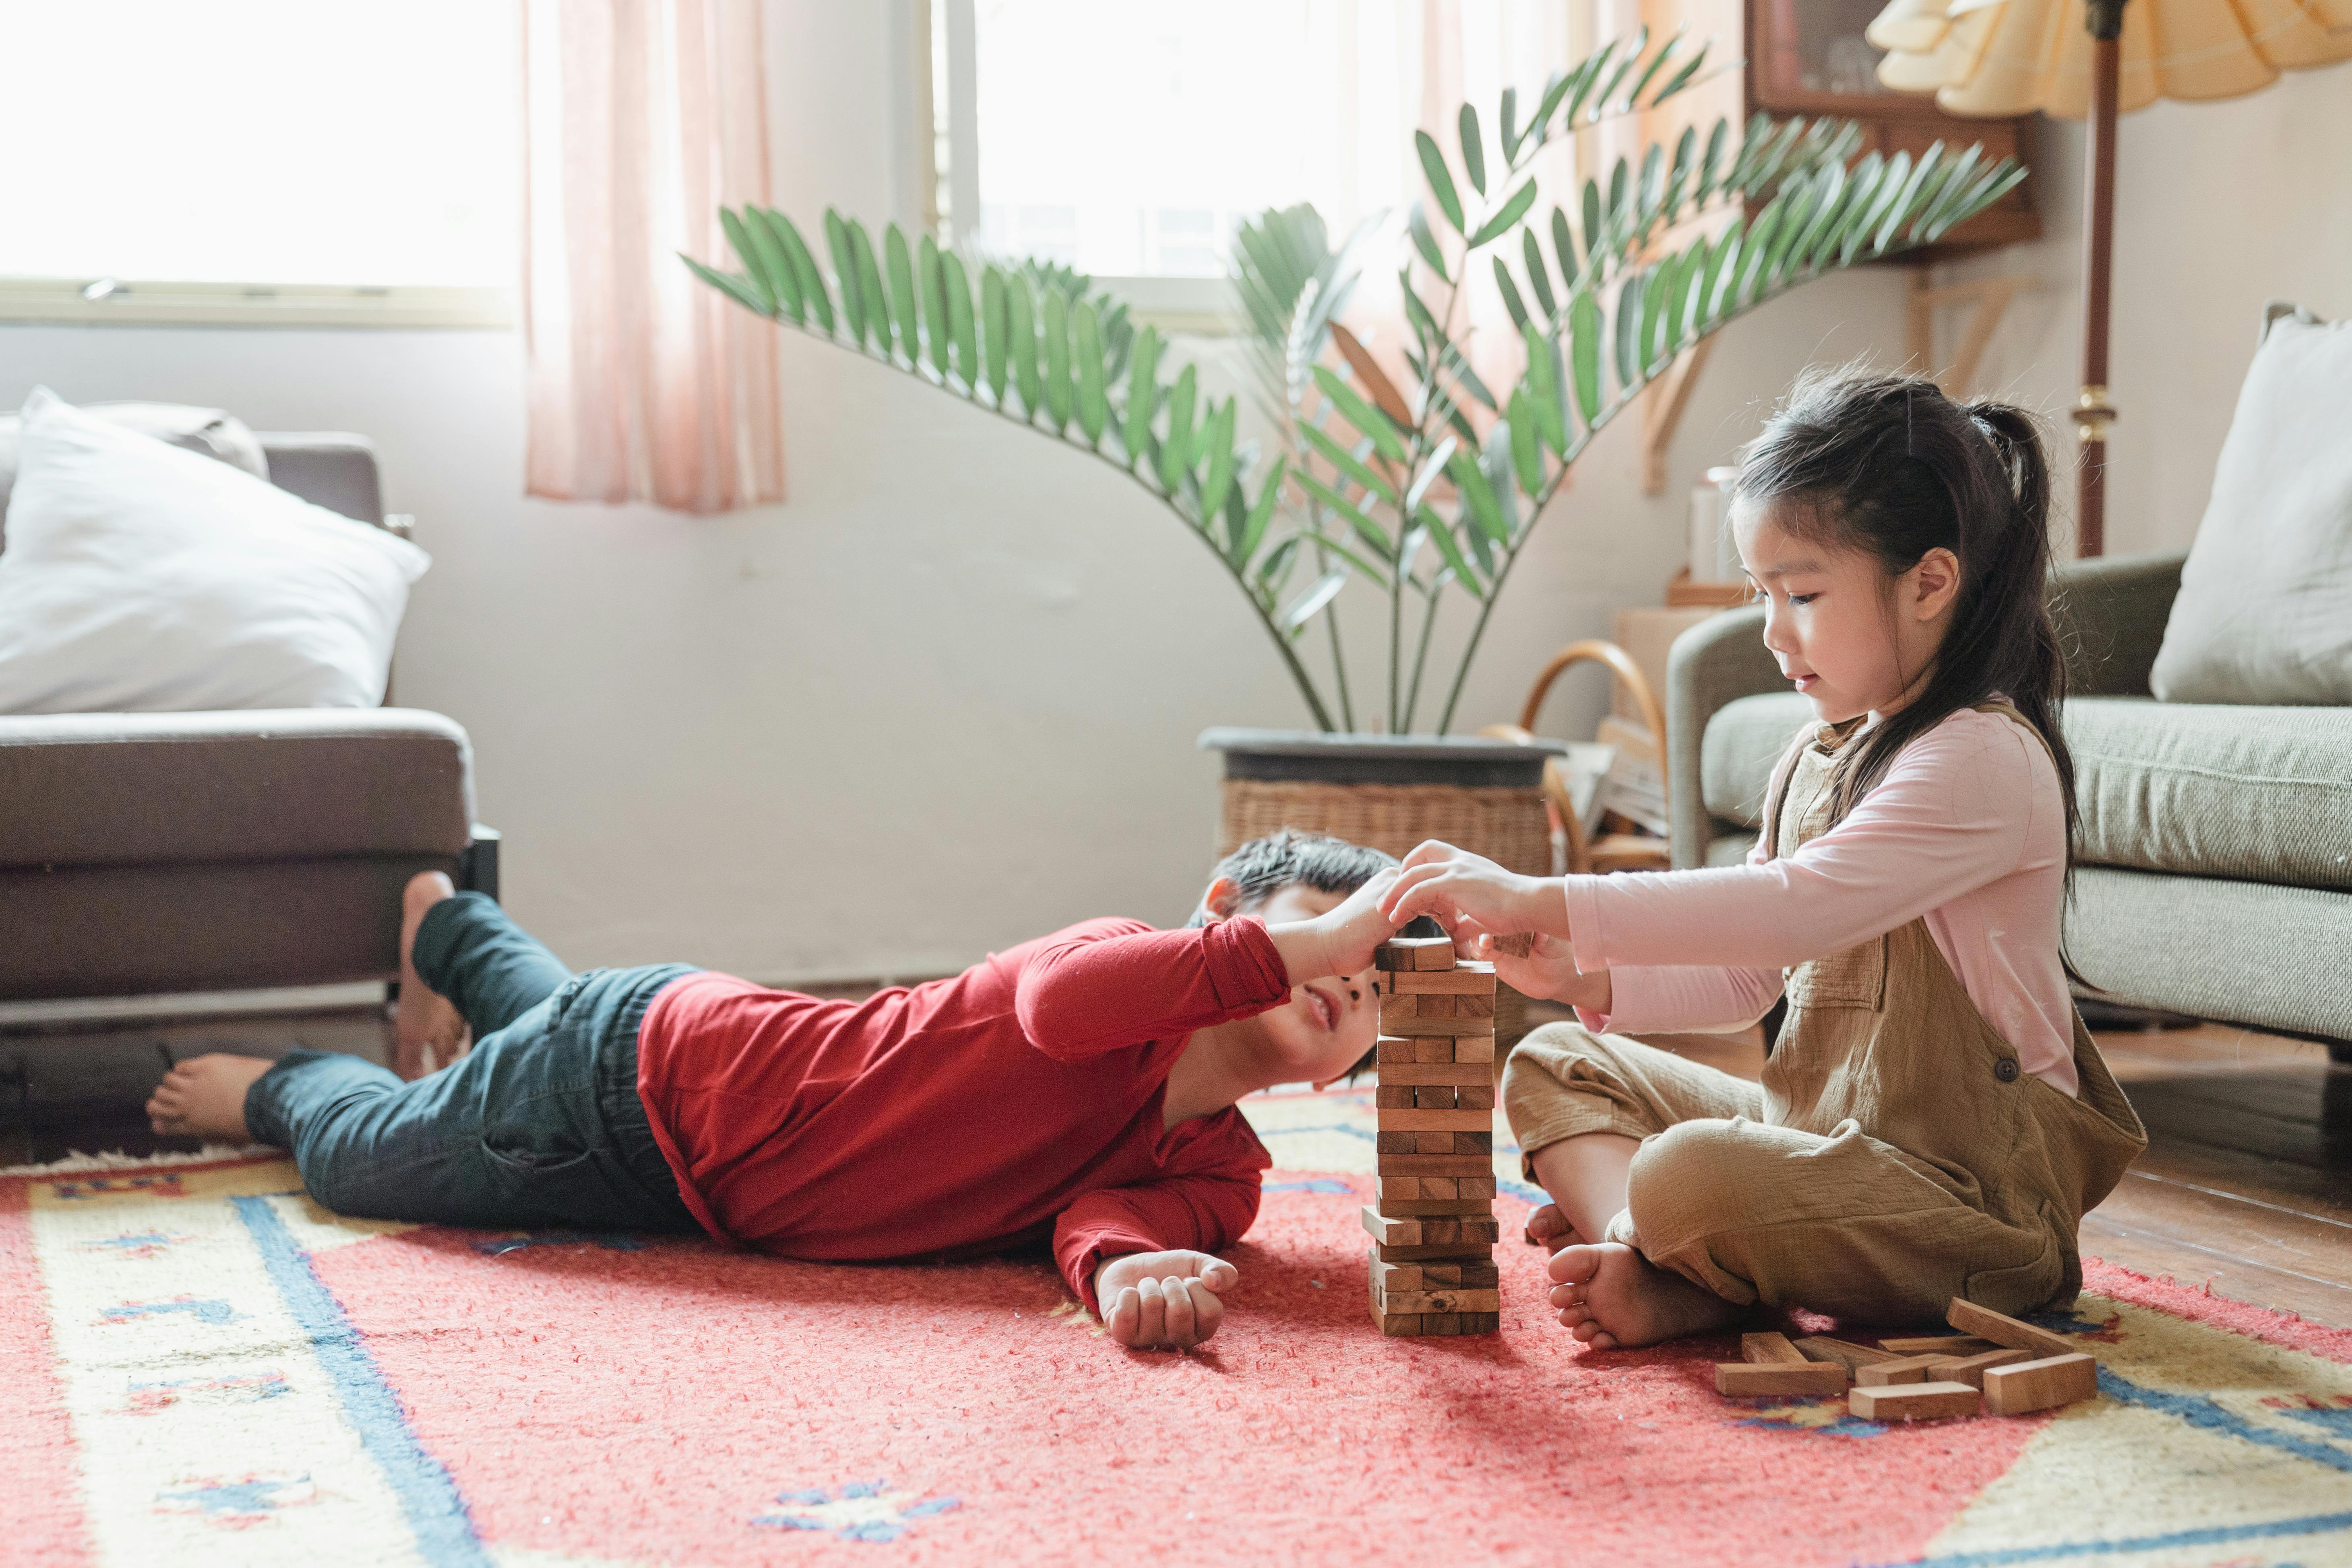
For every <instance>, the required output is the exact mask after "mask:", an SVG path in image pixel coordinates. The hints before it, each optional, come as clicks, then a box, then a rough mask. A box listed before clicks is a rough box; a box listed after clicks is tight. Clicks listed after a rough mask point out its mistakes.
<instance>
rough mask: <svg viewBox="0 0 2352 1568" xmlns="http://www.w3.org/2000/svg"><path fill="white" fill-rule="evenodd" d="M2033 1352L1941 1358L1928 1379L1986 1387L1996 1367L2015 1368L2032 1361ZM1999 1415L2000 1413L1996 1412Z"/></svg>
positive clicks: (1996, 1352)
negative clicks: (1989, 1375) (1986, 1376)
mask: <svg viewBox="0 0 2352 1568" xmlns="http://www.w3.org/2000/svg"><path fill="white" fill-rule="evenodd" d="M2032 1359H2033V1352H2032V1351H2015V1350H1996V1351H1982V1352H1978V1353H1977V1354H1975V1355H1964V1356H1939V1357H1937V1358H1934V1360H1933V1361H1932V1363H1931V1364H1930V1365H1929V1366H1928V1368H1927V1377H1928V1379H1929V1381H1931V1382H1934V1383H1965V1384H1968V1385H1969V1387H1970V1388H1982V1387H1983V1386H1984V1380H1985V1373H1988V1372H1990V1371H1991V1370H1992V1369H1993V1368H1995V1367H2000V1366H2014V1365H2015V1364H2016V1363H2019V1362H2021V1361H2032ZM1995 1414H1999V1412H1995Z"/></svg>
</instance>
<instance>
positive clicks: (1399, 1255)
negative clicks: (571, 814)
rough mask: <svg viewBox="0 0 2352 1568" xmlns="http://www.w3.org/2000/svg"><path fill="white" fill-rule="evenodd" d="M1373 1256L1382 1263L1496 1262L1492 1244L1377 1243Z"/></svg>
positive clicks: (1449, 1242) (1455, 1242)
mask: <svg viewBox="0 0 2352 1568" xmlns="http://www.w3.org/2000/svg"><path fill="white" fill-rule="evenodd" d="M1372 1256H1373V1257H1374V1258H1378V1259H1379V1260H1380V1261H1381V1262H1382V1263H1428V1262H1432V1261H1436V1262H1444V1263H1486V1264H1491V1263H1493V1262H1494V1260H1495V1247H1494V1244H1493V1243H1492V1242H1477V1241H1441V1242H1423V1243H1421V1244H1420V1245H1418V1246H1406V1245H1401V1244H1391V1243H1388V1242H1375V1243H1373V1245H1372Z"/></svg>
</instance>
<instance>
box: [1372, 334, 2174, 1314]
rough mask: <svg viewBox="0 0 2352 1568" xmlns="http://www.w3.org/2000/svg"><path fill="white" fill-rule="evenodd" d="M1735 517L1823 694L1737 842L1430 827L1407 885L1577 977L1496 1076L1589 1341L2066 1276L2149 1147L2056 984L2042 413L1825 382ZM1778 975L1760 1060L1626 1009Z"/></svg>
mask: <svg viewBox="0 0 2352 1568" xmlns="http://www.w3.org/2000/svg"><path fill="white" fill-rule="evenodd" d="M1731 521H1732V527H1733V530H1734V531H1735V533H1736V535H1737V537H1738V544H1739V553H1740V559H1741V562H1742V563H1743V564H1744V565H1745V566H1746V568H1747V572H1748V577H1749V578H1750V579H1751V581H1752V582H1753V584H1755V587H1756V590H1757V592H1758V593H1759V595H1761V596H1762V597H1763V599H1764V601H1765V604H1766V612H1765V622H1764V643H1765V646H1766V647H1768V648H1769V649H1770V650H1771V652H1772V654H1773V656H1774V657H1775V658H1777V659H1778V660H1779V662H1780V669H1781V672H1782V673H1783V674H1784V675H1786V676H1787V677H1788V678H1789V679H1790V680H1791V681H1793V682H1794V683H1795V685H1796V688H1797V689H1798V690H1799V691H1801V692H1803V693H1804V694H1805V695H1806V696H1807V697H1808V698H1810V699H1811V701H1812V706H1813V710H1814V713H1815V715H1816V719H1817V721H1816V722H1814V723H1811V724H1808V725H1807V726H1806V727H1805V729H1804V731H1802V732H1801V733H1800V734H1799V735H1798V736H1797V737H1796V740H1795V742H1794V743H1793V744H1792V745H1791V746H1790V750H1789V752H1788V753H1787V755H1786V756H1785V757H1784V758H1783V759H1782V760H1781V762H1780V765H1779V767H1778V768H1777V769H1776V770H1775V773H1774V775H1773V777H1772V781H1771V784H1770V788H1769V793H1768V795H1766V808H1765V816H1764V823H1763V832H1762V835H1761V837H1760V838H1759V842H1758V844H1757V847H1756V848H1755V851H1754V852H1753V853H1752V854H1751V855H1750V856H1749V857H1748V861H1747V863H1746V864H1745V865H1741V866H1734V867H1722V868H1709V869H1706V870H1685V871H1663V872H1654V873H1649V874H1643V875H1623V876H1613V877H1570V878H1566V879H1561V880H1551V879H1536V878H1529V877H1521V876H1515V875H1513V874H1511V873H1509V872H1507V871H1505V870H1504V869H1503V868H1500V867H1498V866H1496V865H1494V864H1493V863H1492V862H1489V861H1486V860H1482V859H1480V858H1477V857H1475V856H1471V855H1467V854H1465V853H1463V852H1462V851H1459V850H1456V849H1454V848H1453V847H1450V846H1447V845H1444V844H1425V845H1423V846H1422V847H1420V848H1419V849H1417V850H1415V851H1414V852H1413V853H1412V856H1410V857H1409V858H1407V860H1406V862H1405V871H1404V875H1403V876H1402V878H1401V879H1399V881H1398V883H1397V885H1396V887H1395V888H1394V889H1391V891H1390V892H1389V893H1388V894H1387V895H1386V897H1385V899H1384V900H1383V904H1382V907H1383V909H1384V910H1386V911H1387V913H1388V914H1389V915H1390V916H1391V918H1392V919H1395V920H1399V921H1402V919H1404V918H1405V917H1407V916H1411V915H1419V914H1431V915H1435V916H1437V917H1438V918H1439V919H1440V920H1442V921H1446V922H1447V923H1448V924H1449V925H1450V926H1452V928H1453V929H1454V934H1455V936H1456V938H1457V940H1462V939H1469V940H1470V941H1472V942H1475V943H1476V944H1478V946H1477V950H1478V951H1490V950H1491V945H1492V944H1491V938H1492V937H1493V936H1495V935H1500V934H1504V933H1510V932H1528V931H1532V932H1538V933H1540V935H1539V939H1538V941H1537V942H1535V943H1533V944H1532V951H1531V952H1530V954H1529V955H1528V957H1525V958H1514V957H1512V956H1511V955H1509V954H1507V953H1498V954H1496V957H1495V963H1496V972H1497V973H1498V974H1499V975H1500V976H1501V978H1502V979H1504V980H1506V981H1507V982H1508V983H1510V984H1513V985H1516V986H1517V987H1518V988H1519V989H1521V990H1523V991H1526V992H1528V993H1529V994H1534V995H1540V996H1550V997H1556V998H1558V999H1559V1000H1561V1001H1565V1002H1569V1003H1572V1004H1573V1005H1575V1006H1576V1008H1577V1011H1578V1016H1579V1017H1580V1020H1581V1025H1580V1026H1578V1025H1566V1024H1561V1025H1553V1026H1549V1027H1546V1028H1542V1029H1538V1030H1537V1031H1536V1032H1535V1033H1533V1034H1531V1035H1529V1036H1528V1038H1527V1039H1526V1040H1525V1041H1523V1042H1522V1043H1521V1044H1520V1046H1519V1047H1518V1048H1517V1051H1516V1052H1515V1053H1514V1054H1513V1055H1512V1057H1511V1058H1510V1062H1509V1065H1508V1067H1507V1069H1506V1073H1505V1077H1504V1080H1503V1100H1504V1104H1505V1106H1506V1108H1507V1111H1508V1114H1509V1116H1510V1121H1511V1126H1512V1128H1513V1130H1514V1131H1515V1132H1516V1133H1517V1138H1518V1142H1519V1145H1520V1147H1521V1148H1522V1149H1523V1150H1524V1151H1525V1156H1524V1158H1525V1161H1526V1165H1527V1168H1528V1172H1529V1173H1531V1175H1532V1177H1533V1179H1534V1180H1536V1181H1538V1182H1539V1183H1541V1184H1542V1185H1543V1188H1544V1190H1545V1191H1546V1192H1547V1193H1548V1194H1550V1196H1551V1199H1552V1204H1551V1205H1547V1206H1545V1207H1542V1208H1539V1209H1538V1211H1537V1212H1536V1214H1535V1215H1533V1216H1531V1218H1530V1221H1529V1226H1528V1229H1529V1239H1531V1240H1538V1241H1544V1242H1547V1243H1548V1244H1549V1245H1551V1246H1553V1247H1554V1248H1555V1251H1554V1254H1553V1257H1552V1259H1551V1278H1552V1279H1553V1281H1554V1283H1555V1289H1553V1291H1552V1294H1551V1300H1552V1304H1553V1305H1554V1306H1555V1307H1557V1308H1558V1309H1559V1321H1561V1322H1562V1323H1563V1324H1565V1325H1567V1326H1568V1327H1570V1329H1572V1330H1573V1331H1575V1334H1576V1336H1577V1338H1579V1339H1580V1340H1584V1341H1586V1342H1590V1343H1591V1344H1592V1345H1593V1346H1594V1347H1596V1348H1599V1349H1609V1348H1612V1347H1615V1346H1630V1345H1640V1344H1648V1343H1651V1342H1655V1341H1658V1340H1664V1339H1670V1338H1674V1337H1676V1336H1679V1335H1684V1334H1694V1333H1704V1332H1708V1331H1714V1330H1717V1329H1721V1328H1724V1327H1727V1326H1728V1325H1729V1324H1730V1323H1732V1322H1733V1321H1735V1320H1737V1319H1738V1318H1740V1317H1742V1316H1744V1315H1745V1314H1746V1313H1747V1312H1748V1310H1750V1309H1751V1308H1752V1307H1753V1306H1754V1305H1755V1304H1756V1303H1759V1302H1760V1303H1763V1304H1764V1305H1767V1306H1769V1307H1776V1308H1777V1307H1785V1306H1804V1307H1808V1308H1811V1309H1814V1310H1819V1311H1822V1312H1827V1313H1830V1314H1832V1315H1833V1316H1836V1317H1839V1318H1843V1319H1847V1320H1853V1321H1864V1322H1893V1321H1917V1320H1925V1319H1938V1320H1940V1319H1941V1318H1942V1317H1943V1315H1944V1311H1945V1309H1946V1307H1947V1305H1948V1302H1949V1300H1950V1299H1951V1298H1953V1297H1955V1296H1960V1297H1966V1298H1967V1299H1969V1300H1971V1301H1975V1302H1978V1303H1979V1304H1981V1305H1983V1306H1987V1307H1990V1308H1992V1309H1994V1310H1999V1311H2003V1312H2011V1313H2015V1312H2021V1311H2031V1310H2035V1309H2040V1308H2063V1307H2065V1306H2068V1305H2070V1304H2071V1303H2072V1302H2073V1300H2074V1295H2075V1292H2076V1290H2077V1289H2079V1288H2080V1286H2081V1284H2082V1264H2081V1260H2080V1258H2079V1256H2078V1254H2077V1251H2076V1247H2075V1227H2076V1224H2077V1222H2078V1221H2079V1220H2080V1218H2081V1216H2082V1215H2083V1214H2084V1212H2085V1211H2086V1210H2088V1209H2090V1208H2091V1207H2093V1206H2094V1205H2096V1204H2097V1203H2098V1202H2099V1201H2100V1199H2102V1198H2103V1197H2105V1195H2106V1194H2107V1192H2108V1191H2109V1190H2110V1189H2111V1188H2112V1187H2113V1186H2114V1185H2115V1184H2116V1182H2117V1181H2118V1180H2120V1179H2121V1177H2122V1174H2123V1172H2124V1169H2125V1167H2126V1165H2128V1164H2129V1163H2131V1161H2132V1159H2133V1157H2134V1156H2135V1155H2136V1154H2137V1152H2139V1151H2140V1150H2141V1149H2142V1148H2144V1147H2145V1146H2146V1144H2147V1136H2146V1134H2145V1133H2144V1132H2143V1131H2141V1128H2140V1124H2139V1120H2138V1118H2137V1116H2136V1115H2134V1114H2133V1111H2132V1109H2131V1106H2130V1105H2129V1104H2128V1103H2127V1102H2126V1100H2125V1099H2124V1096H2123V1094H2122V1092H2121V1091H2120V1090H2119V1089H2117V1088H2116V1082H2115V1079H2113V1078H2112V1077H2110V1076H2109V1074H2108V1072H2107V1068H2106V1066H2105V1063H2104V1062H2103V1061H2101V1059H2100V1058H2099V1053H2098V1050H2097V1048H2096V1047H2095V1046H2093V1044H2092V1043H2091V1037H2090V1036H2089V1034H2088V1033H2087V1032H2086V1031H2085V1030H2084V1027H2083V1023H2082V1019H2081V1018H2080V1017H2079V1016H2077V1015H2076V1013H2075V1010H2074V1002H2073V1000H2072V998H2071V996H2070V995H2069V994H2068V991H2067V977H2068V972H2067V966H2066V964H2065V963H2064V960H2063V957H2062V955H2061V952H2060V947H2059V922H2060V917H2061V914H2062V912H2063V908H2064V905H2065V900H2066V881H2067V873H2068V867H2069V863H2070V856H2071V846H2072V839H2073V834H2074V789H2073V784H2074V770H2073V766H2072V763H2071V762H2070V760H2069V758H2068V755H2067V751H2066V744H2065V742H2064V740H2063V738H2062V737H2061V736H2060V733H2059V729H2058V722H2057V707H2058V703H2059V700H2060V699H2061V697H2062V695H2063V685H2064V669H2063V665H2062V663H2061V661H2060V658H2059V649H2058V642H2057V638H2056V637H2055V635H2054V634H2053V630H2052V627H2051V624H2050V620H2049V617H2048V616H2047V614H2046V612H2045V609H2044V603H2043V598H2044V579H2045V575H2046V574H2047V572H2048V570H2049V540H2048V526H2049V473H2048V468H2047V465H2046V464H2045V462H2044V460H2043V458H2042V449H2041V446H2040V443H2039V441H2038V439H2037V437H2036V436H2035V433H2034V429H2033V426H2032V420H2031V418H2030V417H2029V416H2027V415H2025V414H2024V413H2022V412H2021V411H2020V410H2018V409H2015V408H2011V407H2007V406H2004V405H2000V404H1994V403H1975V404H1969V405H1958V404H1955V403H1953V402H1951V401H1950V400H1949V399H1948V398H1946V397H1945V396H1944V395H1943V394H1942V393H1941V392H1940V391H1938V390H1937V388H1936V386H1935V385H1934V384H1933V383H1930V382H1927V381H1920V380H1913V379H1908V378H1903V377H1894V376H1868V375H1860V374H1841V375H1837V376H1833V377H1830V378H1828V379H1824V380H1821V381H1816V382H1812V383H1810V384H1801V385H1800V386H1799V388H1798V389H1797V390H1796V392H1795V393H1794V394H1793V395H1792V396H1791V398H1790V402H1789V403H1788V404H1787V405H1786V406H1784V408H1783V409H1782V410H1781V411H1780V413H1779V414H1777V415H1776V416H1774V417H1773V418H1772V419H1771V420H1770V422H1769V424H1768V425H1767V426H1766V427H1765V430H1764V432H1763V434H1762V435H1761V436H1760V437H1758V439H1757V440H1756V441H1755V442H1754V443H1753V444H1751V445H1750V446H1749V447H1748V450H1747V451H1746V452H1745V453H1743V454H1742V467H1741V475H1740V479H1739V487H1738V495H1737V497H1736V499H1735V501H1734V504H1733V507H1732V511H1731ZM1782 996H1785V997H1786V999H1787V1001H1788V1004H1789V1011H1788V1017H1787V1021H1786V1023H1785V1024H1784V1025H1783V1026H1781V1028H1780V1036H1779V1038H1778V1040H1777V1041H1775V1042H1773V1044H1772V1048H1771V1052H1770V1055H1769V1058H1767V1060H1766V1062H1765V1066H1764V1073H1763V1081H1762V1082H1761V1083H1751V1082H1748V1081H1746V1080H1743V1079H1737V1078H1733V1077H1731V1076H1729V1075H1727V1074H1725V1073H1721V1072H1717V1071H1715V1070H1713V1069H1712V1068H1706V1067H1701V1066H1698V1065H1696V1064H1695V1063H1692V1062H1689V1061H1686V1060H1685V1059H1683V1058H1679V1057H1676V1056H1674V1055H1671V1054H1670V1053H1668V1052H1665V1051H1663V1050H1657V1049H1654V1048H1652V1047H1647V1046H1643V1045H1642V1044H1640V1043H1639V1042H1638V1041H1637V1040H1635V1039H1633V1038H1629V1037H1630V1036H1638V1035H1641V1034H1643V1033H1644V1032H1654V1033H1664V1032H1670V1031H1683V1030H1710V1029H1728V1028H1736V1027H1739V1026H1745V1025H1748V1024H1750V1023H1753V1022H1754V1021H1755V1020H1756V1019H1757V1018H1758V1017H1759V1016H1762V1015H1763V1014H1764V1013H1765V1012H1766V1011H1767V1010H1768V1009H1769V1007H1770V1006H1771V1005H1772V1004H1773V1002H1774V1000H1775V999H1776V998H1780V997H1782Z"/></svg>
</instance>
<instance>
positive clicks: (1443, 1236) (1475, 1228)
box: [1363, 1204, 1500, 1263]
mask: <svg viewBox="0 0 2352 1568" xmlns="http://www.w3.org/2000/svg"><path fill="white" fill-rule="evenodd" d="M1363 1222H1364V1229H1365V1231H1366V1233H1367V1234H1369V1235H1370V1237H1371V1238H1372V1239H1373V1240H1374V1241H1376V1242H1378V1243H1380V1244H1381V1246H1383V1247H1444V1246H1448V1245H1452V1246H1455V1247H1493V1246H1494V1245H1495V1243H1496V1240H1497V1239H1498V1238H1499V1236H1500V1226H1498V1225H1497V1223H1496V1220H1495V1219H1494V1218H1493V1217H1492V1216H1491V1215H1463V1216H1461V1217H1458V1218H1457V1217H1452V1216H1440V1217H1435V1218H1429V1219H1421V1218H1415V1217H1411V1216H1403V1215H1384V1214H1382V1213H1381V1211H1380V1210H1378V1209H1376V1208H1374V1207H1373V1206H1372V1205H1370V1204H1366V1205H1364V1208H1363ZM1381 1260H1382V1261H1383V1262H1399V1263H1402V1262H1408V1261H1412V1260H1411V1259H1407V1258H1396V1257H1394V1256H1393V1255H1392V1254H1390V1253H1385V1252H1384V1253H1382V1254H1381Z"/></svg>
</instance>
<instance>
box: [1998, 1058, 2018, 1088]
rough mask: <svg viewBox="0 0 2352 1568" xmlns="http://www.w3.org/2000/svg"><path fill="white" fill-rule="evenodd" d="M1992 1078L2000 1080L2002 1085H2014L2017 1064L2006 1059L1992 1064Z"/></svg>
mask: <svg viewBox="0 0 2352 1568" xmlns="http://www.w3.org/2000/svg"><path fill="white" fill-rule="evenodd" d="M1992 1076H1993V1077H1995V1078H1997V1079H2000V1081H2001V1082H2003V1083H2015V1082H2016V1081H2017V1063H2016V1062H2015V1061H2013V1060H2011V1058H2008V1057H2003V1058H2001V1059H2000V1060H1999V1061H1997V1062H1995V1063H1993V1065H1992Z"/></svg>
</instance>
